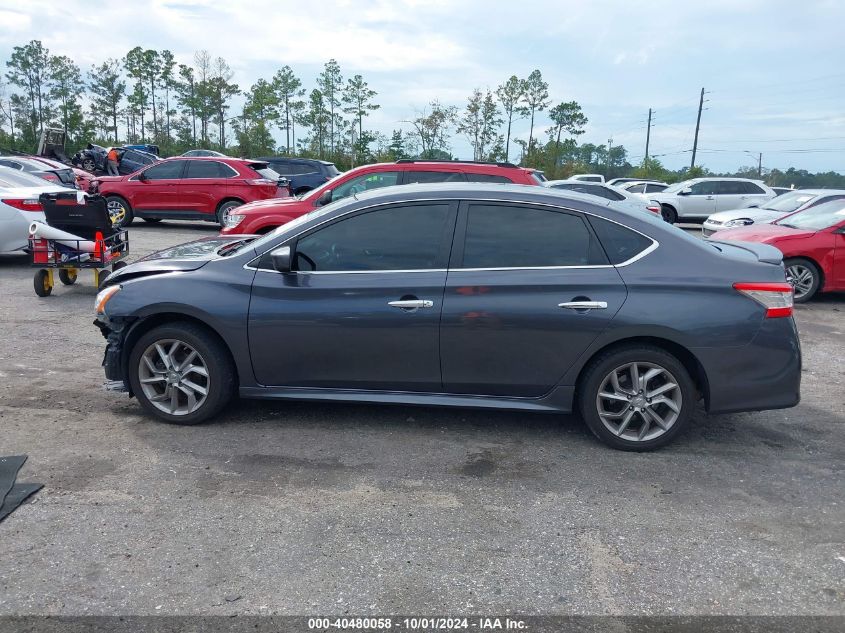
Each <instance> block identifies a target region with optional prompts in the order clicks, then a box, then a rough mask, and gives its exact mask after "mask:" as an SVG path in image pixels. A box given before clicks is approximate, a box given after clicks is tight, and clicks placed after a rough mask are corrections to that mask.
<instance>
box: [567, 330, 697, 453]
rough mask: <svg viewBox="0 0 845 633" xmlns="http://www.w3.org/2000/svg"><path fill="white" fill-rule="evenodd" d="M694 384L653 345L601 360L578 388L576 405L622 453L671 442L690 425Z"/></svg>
mask: <svg viewBox="0 0 845 633" xmlns="http://www.w3.org/2000/svg"><path fill="white" fill-rule="evenodd" d="M694 405H695V385H694V384H693V382H692V379H691V378H690V376H689V373H688V372H687V370H686V369H685V368H684V366H683V365H682V364H681V362H680V361H679V360H678V359H677V358H675V357H674V356H672V355H671V354H669V353H668V352H666V351H664V350H662V349H660V348H659V347H652V346H649V345H642V346H631V347H623V348H619V349H616V350H611V351H609V352H607V353H604V354H602V355H600V356H599V357H597V358H596V359H595V360H593V362H592V363H591V364H590V365H589V368H588V369H587V371H586V373H585V374H584V377H583V379H582V381H581V383H580V385H579V398H578V406H579V409H580V411H581V416H582V417H583V418H584V422H586V424H587V426H588V427H589V428H590V430H591V431H592V432H593V433H594V434H595V435H596V437H598V438H599V439H600V440H601V441H603V442H604V443H605V444H607V445H609V446H611V447H613V448H616V449H620V450H624V451H648V450H652V449H655V448H658V447H660V446H663V445H665V444H668V443H669V442H671V441H672V440H673V439H674V438H675V436H677V435H678V433H680V432H681V431H682V430H683V428H684V427H685V426H686V424H687V423H688V422H689V419H690V416H691V415H692V409H693V407H694Z"/></svg>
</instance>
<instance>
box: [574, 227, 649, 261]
mask: <svg viewBox="0 0 845 633" xmlns="http://www.w3.org/2000/svg"><path fill="white" fill-rule="evenodd" d="M589 221H590V224H591V225H592V227H593V230H594V231H595V232H596V235H597V236H598V238H599V242H601V245H602V247H603V248H604V251H605V253H607V258H608V259H609V260H610V263H611V264H613V265H618V264H622V263H624V262H626V261H628V260H629V259H632V258H634V257H636V256H637V255H639V254H640V253H642V252H643V251H645V250H646V249H647V248H648V247H649V246H651V245H652V244H653V243H654V242H653V241H652V240H651V238H648V237H646V236H645V235H642V234H640V233H637V232H636V231H634V230H632V229H629V228H627V227H624V226H622V225H621V224H616V223H615V222H611V221H609V220H605V219H603V218H598V217H595V216H590V217H589Z"/></svg>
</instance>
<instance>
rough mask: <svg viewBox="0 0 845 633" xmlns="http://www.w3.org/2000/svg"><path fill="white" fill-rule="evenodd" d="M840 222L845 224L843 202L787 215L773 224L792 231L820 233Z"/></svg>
mask: <svg viewBox="0 0 845 633" xmlns="http://www.w3.org/2000/svg"><path fill="white" fill-rule="evenodd" d="M842 222H845V200H834V201H833V202H825V203H824V204H820V205H819V206H817V207H812V208H811V209H805V210H804V211H799V212H798V213H793V214H792V215H788V216H786V217H785V218H783V219H782V220H778V221H777V222H775V224H779V225H780V226H788V227H790V228H793V229H805V230H809V231H821V230H823V229H828V228H830V227H832V226H836V225H837V224H840V223H842Z"/></svg>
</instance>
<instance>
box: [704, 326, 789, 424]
mask: <svg viewBox="0 0 845 633" xmlns="http://www.w3.org/2000/svg"><path fill="white" fill-rule="evenodd" d="M691 351H692V352H693V354H695V356H696V357H697V358H698V360H699V361H700V362H701V364H702V366H703V368H704V371H705V373H706V375H707V382H708V399H707V410H708V411H709V412H711V413H734V412H738V411H762V410H766V409H786V408H788V407H794V406H795V405H797V404H798V403H799V402H800V400H801V345H800V342H799V340H798V330H797V329H796V327H795V321H793V319H792V318H781V319H765V320H764V321H763V324H762V326H761V327H760V331H759V332H758V333H757V336H755V337H754V340H753V341H752V342H751V343H750V344H748V345H746V346H745V347H741V348H729V349H726V348H724V347H721V348H715V347H706V348H694V349H692V350H691Z"/></svg>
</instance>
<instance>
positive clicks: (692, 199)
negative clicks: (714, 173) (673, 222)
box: [679, 180, 717, 217]
mask: <svg viewBox="0 0 845 633" xmlns="http://www.w3.org/2000/svg"><path fill="white" fill-rule="evenodd" d="M716 193H717V183H716V181H714V180H705V181H702V182H696V183H693V185H692V186H691V187H690V192H689V193H688V194H686V195H685V197H684V201H683V204H682V209H683V210H682V212H681V213H680V214H679V215H683V216H693V217H706V216H708V215H710V214H711V213H715V212H716Z"/></svg>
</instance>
